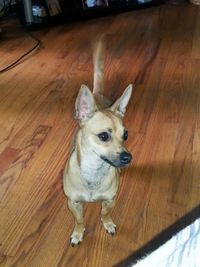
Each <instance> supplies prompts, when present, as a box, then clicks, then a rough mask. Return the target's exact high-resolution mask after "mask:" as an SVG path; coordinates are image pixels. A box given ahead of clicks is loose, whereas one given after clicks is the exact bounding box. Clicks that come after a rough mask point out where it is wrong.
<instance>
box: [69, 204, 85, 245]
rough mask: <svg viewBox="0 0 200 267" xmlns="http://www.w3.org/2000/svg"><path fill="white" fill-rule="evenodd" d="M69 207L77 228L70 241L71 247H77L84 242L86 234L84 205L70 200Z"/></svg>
mask: <svg viewBox="0 0 200 267" xmlns="http://www.w3.org/2000/svg"><path fill="white" fill-rule="evenodd" d="M68 207H69V209H70V211H71V212H72V214H73V216H74V219H75V226H74V230H73V232H72V235H71V239H70V243H71V245H72V246H75V245H78V244H80V243H81V242H82V241H83V235H84V232H85V227H84V225H83V204H82V203H80V202H72V201H71V200H68Z"/></svg>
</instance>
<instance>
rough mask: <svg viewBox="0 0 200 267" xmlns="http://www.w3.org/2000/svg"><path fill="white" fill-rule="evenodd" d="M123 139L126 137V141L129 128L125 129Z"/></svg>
mask: <svg viewBox="0 0 200 267" xmlns="http://www.w3.org/2000/svg"><path fill="white" fill-rule="evenodd" d="M123 139H124V141H126V140H127V139H128V131H127V130H125V131H124V135H123Z"/></svg>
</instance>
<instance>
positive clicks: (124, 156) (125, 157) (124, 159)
mask: <svg viewBox="0 0 200 267" xmlns="http://www.w3.org/2000/svg"><path fill="white" fill-rule="evenodd" d="M119 158H120V163H121V164H128V163H129V162H130V161H131V159H132V156H131V154H130V153H127V152H122V153H121V154H120V156H119Z"/></svg>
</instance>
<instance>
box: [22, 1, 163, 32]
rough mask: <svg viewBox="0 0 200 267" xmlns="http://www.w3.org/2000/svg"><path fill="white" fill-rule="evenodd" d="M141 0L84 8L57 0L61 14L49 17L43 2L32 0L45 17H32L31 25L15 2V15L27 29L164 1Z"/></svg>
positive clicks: (77, 2)
mask: <svg viewBox="0 0 200 267" xmlns="http://www.w3.org/2000/svg"><path fill="white" fill-rule="evenodd" d="M141 1H142V0H108V6H102V7H90V8H84V5H83V1H82V0H71V1H66V0H59V4H60V7H61V13H60V14H58V15H56V16H51V15H50V14H49V12H48V7H47V6H46V4H45V1H42V0H32V3H33V4H35V5H42V6H43V7H44V9H45V10H46V14H47V15H46V17H43V18H38V17H37V18H36V17H34V22H33V23H27V22H26V19H25V14H24V6H23V1H22V0H18V1H17V14H18V16H19V18H20V21H21V23H22V24H23V25H25V26H27V27H30V28H31V27H38V26H42V25H46V24H50V23H60V22H65V21H74V20H83V19H89V18H95V17H98V16H106V15H109V14H114V13H120V12H126V11H130V10H133V9H138V8H146V7H151V6H153V5H159V4H162V3H164V2H165V0H144V1H149V2H146V3H141Z"/></svg>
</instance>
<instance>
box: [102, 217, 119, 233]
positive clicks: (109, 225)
mask: <svg viewBox="0 0 200 267" xmlns="http://www.w3.org/2000/svg"><path fill="white" fill-rule="evenodd" d="M102 222H103V226H104V228H105V229H106V232H107V233H108V234H110V235H112V236H113V235H114V234H115V233H116V229H117V226H116V225H115V224H114V222H113V221H112V220H110V221H103V220H102Z"/></svg>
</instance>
